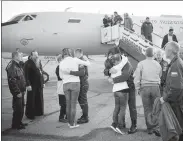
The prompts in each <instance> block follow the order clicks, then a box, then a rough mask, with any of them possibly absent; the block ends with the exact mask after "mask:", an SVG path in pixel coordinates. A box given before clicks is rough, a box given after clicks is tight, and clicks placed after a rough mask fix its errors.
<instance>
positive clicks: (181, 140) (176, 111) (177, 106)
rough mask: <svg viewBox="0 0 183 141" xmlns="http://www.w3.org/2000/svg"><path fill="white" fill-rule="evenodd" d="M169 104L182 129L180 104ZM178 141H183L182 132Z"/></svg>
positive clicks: (182, 113) (182, 115)
mask: <svg viewBox="0 0 183 141" xmlns="http://www.w3.org/2000/svg"><path fill="white" fill-rule="evenodd" d="M170 106H171V107H172V110H173V112H174V114H175V116H176V117H177V120H178V121H179V124H180V126H181V128H182V131H183V111H182V108H181V106H182V105H180V104H177V103H174V104H172V103H171V104H170ZM182 107H183V106H182ZM179 141H183V133H182V135H180V136H179Z"/></svg>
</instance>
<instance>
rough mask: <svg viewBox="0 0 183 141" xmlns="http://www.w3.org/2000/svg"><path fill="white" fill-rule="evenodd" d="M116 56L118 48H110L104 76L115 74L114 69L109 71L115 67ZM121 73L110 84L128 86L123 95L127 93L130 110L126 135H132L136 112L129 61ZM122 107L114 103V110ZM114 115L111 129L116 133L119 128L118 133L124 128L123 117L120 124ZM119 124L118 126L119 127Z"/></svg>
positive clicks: (134, 130)
mask: <svg viewBox="0 0 183 141" xmlns="http://www.w3.org/2000/svg"><path fill="white" fill-rule="evenodd" d="M116 54H118V55H119V54H121V53H120V50H119V48H118V47H115V48H112V49H111V50H109V52H108V57H107V60H106V61H105V69H104V74H105V75H106V76H111V74H115V73H116V72H117V70H115V69H114V68H113V69H111V68H112V67H113V66H114V65H115V63H114V62H115V59H114V58H115V57H114V56H115V55H116ZM122 60H123V59H121V61H122ZM121 72H122V73H121V75H119V76H117V77H115V78H113V79H112V83H114V84H115V83H121V82H127V84H128V87H129V88H128V89H127V91H126V89H125V93H126V92H127V93H128V95H129V97H128V99H127V101H128V105H129V109H130V117H131V123H132V125H131V127H130V129H129V131H128V133H129V134H132V133H135V132H136V131H137V110H136V96H135V86H134V82H133V79H134V78H133V68H132V65H131V64H130V62H129V61H127V63H126V64H125V65H124V67H123V68H122V69H121ZM122 93H123V91H122ZM121 98H122V97H121ZM115 99H116V98H115ZM115 103H116V102H115ZM121 104H122V102H121ZM122 106H123V105H120V102H119V103H116V104H115V109H116V107H122ZM123 111H124V110H123ZM119 114H120V113H119ZM114 115H115V110H114ZM114 115H113V123H112V125H111V128H112V129H113V130H115V131H116V130H117V131H118V129H119V128H120V131H123V129H124V128H126V124H125V117H124V116H123V121H122V123H121V121H119V119H118V120H117V119H116V118H115V117H116V116H114ZM119 122H120V123H119ZM119 124H120V126H119ZM118 132H119V131H118ZM119 133H121V132H119Z"/></svg>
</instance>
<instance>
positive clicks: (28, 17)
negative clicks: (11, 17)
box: [23, 16, 33, 21]
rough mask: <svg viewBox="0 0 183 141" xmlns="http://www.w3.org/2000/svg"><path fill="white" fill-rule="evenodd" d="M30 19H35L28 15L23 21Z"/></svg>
mask: <svg viewBox="0 0 183 141" xmlns="http://www.w3.org/2000/svg"><path fill="white" fill-rule="evenodd" d="M30 20H33V19H32V17H30V16H26V17H25V18H24V19H23V21H30Z"/></svg>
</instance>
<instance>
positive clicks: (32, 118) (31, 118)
mask: <svg viewBox="0 0 183 141" xmlns="http://www.w3.org/2000/svg"><path fill="white" fill-rule="evenodd" d="M27 118H28V119H30V120H34V119H35V117H29V116H27Z"/></svg>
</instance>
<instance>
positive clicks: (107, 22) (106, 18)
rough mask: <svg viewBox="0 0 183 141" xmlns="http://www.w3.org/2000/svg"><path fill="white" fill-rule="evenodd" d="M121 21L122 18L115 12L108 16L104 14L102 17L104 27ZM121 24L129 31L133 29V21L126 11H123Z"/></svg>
mask: <svg viewBox="0 0 183 141" xmlns="http://www.w3.org/2000/svg"><path fill="white" fill-rule="evenodd" d="M122 22H123V18H122V17H121V16H120V15H119V14H118V13H117V12H114V15H112V16H111V17H109V16H108V15H105V16H104V18H103V25H104V27H109V26H113V25H117V24H122ZM123 25H124V27H125V28H127V29H129V30H131V31H134V30H133V21H132V19H131V17H130V16H129V14H128V13H124V23H123Z"/></svg>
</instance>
